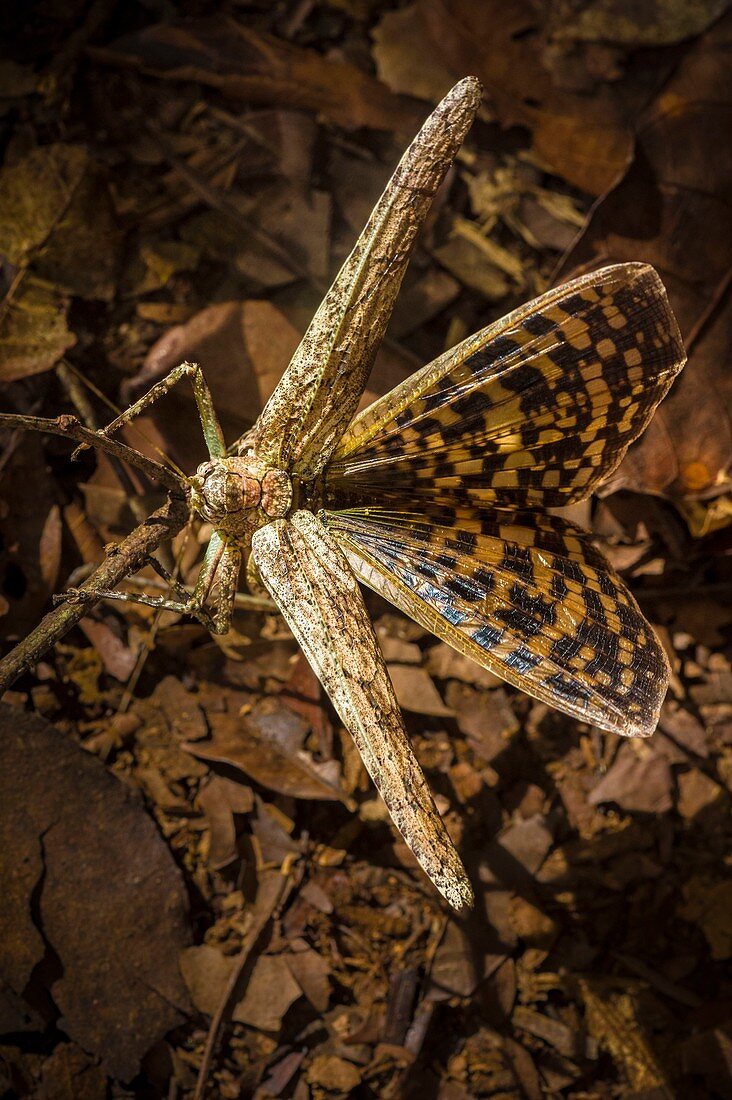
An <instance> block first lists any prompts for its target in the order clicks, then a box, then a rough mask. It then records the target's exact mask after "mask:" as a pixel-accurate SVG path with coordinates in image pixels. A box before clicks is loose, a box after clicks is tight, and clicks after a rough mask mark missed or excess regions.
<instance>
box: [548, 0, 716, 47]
mask: <svg viewBox="0 0 732 1100" xmlns="http://www.w3.org/2000/svg"><path fill="white" fill-rule="evenodd" d="M548 7H549V25H550V28H551V34H552V37H553V38H554V39H555V40H558V41H562V40H567V41H570V42H572V41H576V42H598V41H599V42H618V43H623V44H625V45H629V46H665V45H670V44H672V43H674V42H680V41H682V40H683V39H684V38H691V37H693V36H694V35H697V34H701V32H702V31H705V30H706V29H707V27H708V26H709V25H710V23H713V22H714V20H715V19H718V18H719V16H720V15H722V14H723V12H724V11H725V9H726V8H727V7H728V3H727V0H656V2H655V3H653V4H648V5H646V4H636V3H635V2H634V0H594V2H593V3H591V4H583V5H581V6H578V5H576V4H575V3H573V0H552V2H551V3H550V4H549V5H548Z"/></svg>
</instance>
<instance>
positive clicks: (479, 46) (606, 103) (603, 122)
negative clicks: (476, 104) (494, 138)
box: [404, 0, 633, 195]
mask: <svg viewBox="0 0 732 1100" xmlns="http://www.w3.org/2000/svg"><path fill="white" fill-rule="evenodd" d="M418 10H419V14H420V18H421V19H422V21H423V24H424V26H425V27H426V29H427V33H428V36H429V38H430V40H431V43H432V50H433V51H434V52H435V53H436V54H437V56H438V57H439V58H440V59H441V62H446V63H447V64H448V66H449V68H450V70H451V72H452V73H453V75H455V76H464V75H465V74H466V73H468V72H471V73H474V74H475V75H476V76H478V77H480V79H481V80H482V81H483V83H484V85H485V90H486V98H487V101H488V104H489V106H490V107H492V108H493V109H494V110H495V112H496V114H497V116H498V118H499V119H500V121H501V123H502V124H503V125H504V126H525V127H527V128H528V129H529V130H530V131H531V132H532V134H533V139H534V148H535V150H536V152H537V154H538V155H539V156H540V157H541V158H542V160H544V161H545V162H546V163H547V164H549V165H550V166H551V167H552V168H553V169H554V171H555V172H556V173H557V174H559V175H561V176H563V177H564V178H565V179H566V180H568V181H569V182H570V183H573V184H574V185H575V186H577V187H580V188H582V189H583V190H585V191H589V192H590V193H591V194H594V195H599V194H602V192H603V191H606V190H607V188H608V187H610V186H611V185H612V184H613V183H615V182H616V180H617V179H618V178H619V177H620V176H621V175H622V173H623V172H624V171H625V169H626V167H627V165H628V163H629V161H630V158H631V155H632V150H633V138H632V133H631V130H630V127H629V125H628V123H627V120H626V117H625V112H624V108H623V107H622V106H621V105H620V101H619V100H618V98H617V97H616V95H615V93H614V91H613V89H612V87H611V85H610V84H608V83H604V84H602V85H601V86H599V87H598V88H597V89H596V90H595V94H594V95H592V96H586V95H574V94H573V93H572V92H569V91H565V90H564V89H562V88H560V87H558V86H557V85H555V84H553V83H552V79H551V76H550V74H549V72H548V70H547V69H546V67H545V65H544V61H543V57H542V55H541V49H540V45H541V35H540V33H539V32H540V30H541V17H540V16H538V15H537V14H536V12H535V10H534V9H533V8H532V7H531V6H530V5H529V4H526V3H523V2H522V0H501V2H500V3H482V4H476V3H475V2H474V0H421V2H420V4H419V5H418ZM408 48H409V46H408V43H405V44H404V49H405V50H407V49H408Z"/></svg>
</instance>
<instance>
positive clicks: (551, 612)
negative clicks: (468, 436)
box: [327, 508, 669, 736]
mask: <svg viewBox="0 0 732 1100" xmlns="http://www.w3.org/2000/svg"><path fill="white" fill-rule="evenodd" d="M327 524H328V527H329V529H330V530H331V531H332V533H333V534H334V535H335V538H336V539H337V541H338V542H339V543H340V544H341V546H342V547H343V549H344V551H345V553H346V557H347V558H348V560H349V562H350V563H351V567H352V568H353V570H354V572H355V573H356V575H357V576H358V577H359V579H360V580H362V581H363V583H364V584H367V585H368V586H369V587H371V588H373V589H374V590H375V591H377V592H379V593H380V594H381V595H382V596H384V597H385V598H386V599H388V600H389V601H391V603H393V604H394V605H395V606H396V607H398V608H400V609H401V610H402V611H404V612H405V613H406V614H408V615H410V616H411V617H412V618H413V619H416V621H417V622H418V623H420V624H421V625H422V626H424V627H426V629H428V630H430V631H432V633H434V634H436V635H437V637H438V638H442V639H443V640H444V641H446V642H448V643H449V644H450V645H451V646H453V647H454V648H455V649H457V650H458V652H460V653H463V654H465V655H466V656H469V657H472V658H473V660H475V661H477V663H478V664H480V665H482V666H483V667H484V668H487V669H490V671H491V672H494V673H495V674H496V675H498V676H501V677H502V678H503V679H504V680H507V681H508V682H509V683H511V684H513V685H515V686H516V687H518V688H520V689H521V690H523V691H525V692H527V694H529V695H533V696H534V697H535V698H537V699H540V700H542V701H543V702H545V703H550V704H551V705H552V706H554V707H556V708H557V709H558V710H561V711H564V712H565V713H567V714H570V715H572V716H573V717H575V718H579V719H582V720H584V721H586V722H591V723H593V724H595V725H597V726H599V727H600V728H602V729H606V730H611V731H613V732H615V733H620V734H624V735H626V736H635V735H640V736H648V735H649V734H651V733H652V732H653V730H654V729H655V727H656V723H657V721H658V713H659V710H660V707H661V703H662V702H663V697H664V695H665V692H666V687H667V684H668V677H669V668H668V662H667V660H666V657H665V655H664V652H663V650H662V648H661V646H660V644H659V642H658V639H657V638H656V636H655V634H654V632H653V630H652V628H651V627H650V626H649V624H648V623H647V622H646V620H645V619H644V618H643V616H642V614H641V612H640V611H639V609H638V606H637V604H636V603H635V601H634V599H633V597H632V596H631V595H630V593H629V592H628V590H627V589H626V588H625V586H624V585H623V583H622V581H621V580H620V578H619V577H618V576H617V575H616V574H615V573H614V572H613V570H612V568H611V567H610V565H609V564H608V563H607V562H606V561H605V559H604V558H603V557H602V555H601V554H600V553H599V551H597V550H596V549H595V548H594V547H593V546H592V545H591V544H590V543H589V541H588V539H587V537H586V536H585V535H584V534H583V532H581V531H579V530H578V529H577V528H575V527H573V526H571V525H570V524H567V523H565V522H564V521H562V520H560V519H559V518H558V517H554V516H549V515H543V516H542V515H534V514H527V513H522V512H511V511H507V510H502V509H496V510H494V511H492V512H490V513H487V512H478V511H473V512H471V511H470V510H469V509H462V510H459V511H458V514H457V515H453V514H451V513H450V512H449V511H448V510H444V511H443V512H440V510H439V509H435V510H434V513H433V515H432V516H431V517H430V518H428V517H425V516H418V515H414V514H412V515H410V514H407V513H395V512H389V511H386V510H381V509H373V508H368V509H350V510H347V511H341V512H337V513H328V514H327Z"/></svg>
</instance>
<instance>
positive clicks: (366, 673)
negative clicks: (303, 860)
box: [252, 511, 473, 909]
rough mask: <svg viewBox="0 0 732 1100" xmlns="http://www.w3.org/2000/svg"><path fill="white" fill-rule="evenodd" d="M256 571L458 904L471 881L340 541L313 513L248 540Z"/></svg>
mask: <svg viewBox="0 0 732 1100" xmlns="http://www.w3.org/2000/svg"><path fill="white" fill-rule="evenodd" d="M252 555H253V557H254V561H255V563H256V565H257V568H258V569H259V574H260V576H261V578H262V580H263V581H264V584H265V586H266V587H267V589H268V591H269V592H270V594H271V596H272V598H273V599H274V601H275V602H276V603H277V605H278V606H279V608H280V610H281V612H282V614H283V615H284V617H285V619H286V620H287V623H288V625H289V627H290V629H291V630H292V633H293V634H294V635H295V637H296V638H297V640H298V642H299V643H300V646H301V648H302V650H303V652H304V654H305V656H306V657H307V659H308V660H309V662H310V664H311V665H312V666H313V669H314V670H315V672H316V674H317V675H318V677H319V679H320V681H321V683H322V684H323V687H324V688H325V690H326V691H327V692H328V695H329V696H330V698H331V701H332V703H333V706H334V707H335V709H336V710H337V711H338V714H339V715H340V717H341V720H342V721H343V724H344V725H345V727H346V729H347V730H348V731H349V733H350V734H351V736H352V737H353V739H354V741H355V743H356V746H357V748H358V750H359V752H360V754H361V757H362V759H363V762H364V764H365V765H366V768H367V769H368V771H369V773H370V775H371V778H372V779H373V780H374V783H375V784H376V787H377V788H378V790H379V793H380V794H381V796H382V798H383V799H384V802H385V803H386V806H387V808H388V810H389V813H390V814H391V816H392V820H393V821H394V824H395V825H396V827H397V828H398V829H399V832H400V833H401V834H402V836H403V837H404V839H405V841H406V842H407V844H408V845H409V847H410V849H411V850H412V852H413V853H414V855H415V857H416V858H417V860H418V861H419V863H420V865H421V866H422V868H423V870H424V871H425V872H426V873H427V875H428V876H429V878H430V879H431V880H432V882H433V883H434V885H435V886H436V887H437V889H438V890H439V891H440V893H441V894H442V895H443V897H445V898H446V899H447V900H448V901H449V903H450V904H451V905H452V906H453V907H454V908H455V909H463V908H465V907H466V906H469V905H470V904H472V899H473V894H472V890H471V887H470V882H469V880H468V877H467V875H466V873H465V869H464V868H463V865H462V863H461V861H460V857H459V855H458V854H457V851H456V850H455V847H454V845H453V843H452V841H451V840H450V837H449V836H448V834H447V830H446V829H445V826H444V824H443V822H442V818H441V817H440V815H439V813H438V812H437V808H436V806H435V804H434V801H433V799H432V795H431V794H430V791H429V787H428V785H427V780H426V779H425V777H424V774H423V772H422V769H421V767H420V766H419V762H418V760H417V758H416V756H415V755H414V752H413V751H412V747H411V745H410V743H409V738H408V736H407V732H406V730H405V728H404V722H403V720H402V716H401V711H400V709H399V705H398V703H397V700H396V696H395V695H394V689H393V687H392V683H391V680H390V679H389V673H388V671H387V668H386V665H385V663H384V658H383V656H382V653H381V650H380V648H379V643H378V641H377V639H376V635H375V633H374V628H373V626H372V625H371V620H370V619H369V616H368V612H367V610H366V606H365V604H364V601H363V596H362V594H361V590H360V588H359V586H358V582H357V581H356V578H355V576H354V575H353V572H352V571H351V569H350V567H349V565H348V562H347V561H346V559H345V557H344V556H343V552H342V551H341V549H340V547H339V546H338V544H337V543H336V542H335V541H334V540H333V537H332V535H330V534H329V533H328V531H327V530H326V528H325V527H324V526H323V524H322V523H321V521H320V520H319V519H316V517H315V516H314V515H313V513H312V512H308V511H299V512H295V513H294V514H293V515H292V516H291V518H290V519H288V520H276V521H275V522H273V523H271V524H268V525H267V526H266V527H262V528H260V530H259V531H257V532H256V534H255V535H254V537H253V538H252Z"/></svg>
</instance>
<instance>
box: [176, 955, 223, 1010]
mask: <svg viewBox="0 0 732 1100" xmlns="http://www.w3.org/2000/svg"><path fill="white" fill-rule="evenodd" d="M235 963H236V959H235V958H233V957H230V956H227V955H224V954H223V953H222V952H221V951H219V949H218V948H217V947H213V946H212V945H211V944H208V943H202V944H199V945H198V947H186V948H185V950H184V951H181V954H180V972H181V974H182V975H183V980H184V982H185V983H186V985H187V986H188V992H189V993H190V995H191V1000H192V1001H193V1003H194V1005H195V1006H196V1008H197V1009H198V1011H199V1012H203V1014H204V1015H205V1016H213V1014H214V1013H215V1012H216V1010H217V1009H218V1008H219V1006H220V1004H221V1002H222V1000H223V998H224V994H225V992H226V987H227V985H228V983H229V978H230V977H231V972H232V970H233V969H234V965H235Z"/></svg>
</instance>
